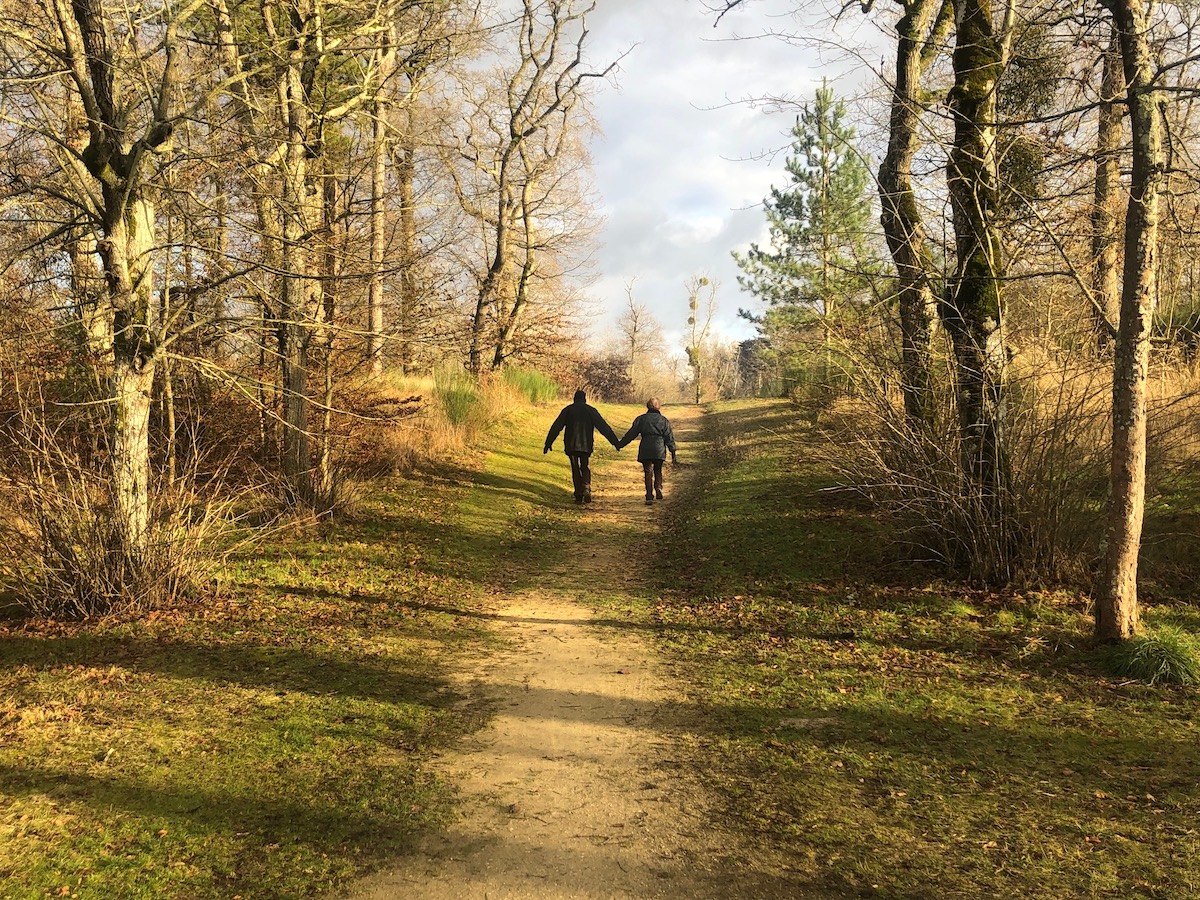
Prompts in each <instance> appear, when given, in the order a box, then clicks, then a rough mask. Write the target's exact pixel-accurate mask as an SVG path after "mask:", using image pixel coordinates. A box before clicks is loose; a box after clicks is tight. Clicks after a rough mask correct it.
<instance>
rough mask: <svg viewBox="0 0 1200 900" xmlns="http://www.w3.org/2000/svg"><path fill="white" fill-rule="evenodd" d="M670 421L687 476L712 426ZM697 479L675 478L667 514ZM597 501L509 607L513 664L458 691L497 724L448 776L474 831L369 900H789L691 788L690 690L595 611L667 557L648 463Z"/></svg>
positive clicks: (506, 630)
mask: <svg viewBox="0 0 1200 900" xmlns="http://www.w3.org/2000/svg"><path fill="white" fill-rule="evenodd" d="M671 417H672V420H673V423H674V425H675V428H676V431H677V434H678V435H679V437H680V438H682V439H684V441H681V447H680V456H681V458H682V459H686V458H687V456H688V455H689V453H690V452H692V451H691V448H690V447H689V446H688V445H687V443H685V441H686V439H687V438H688V437H690V436H691V435H692V434H693V432H694V430H695V428H696V425H697V423H698V420H699V412H698V411H692V410H678V409H676V410H671ZM631 449H632V448H631ZM686 473H687V469H686V468H677V469H673V470H672V469H670V466H669V465H668V476H667V477H668V483H667V491H668V497H667V500H666V501H665V502H666V503H670V502H671V498H670V492H671V490H672V488H673V487H676V486H677V484H678V480H679V479H680V478H683V477H686ZM568 478H569V476H568ZM595 486H596V488H597V499H596V502H595V503H593V504H591V505H590V506H587V507H584V508H582V509H575V508H568V509H566V510H564V519H565V520H567V519H570V518H571V517H572V516H573V515H578V517H579V519H578V521H577V523H576V524H575V525H573V526H570V527H572V528H573V529H574V530H575V532H577V541H578V544H577V549H576V552H575V554H574V558H573V559H572V560H571V561H569V562H568V563H567V564H560V565H559V566H558V567H557V568H556V569H552V570H547V571H546V572H545V578H543V579H539V580H538V581H539V584H540V585H541V586H540V587H538V588H537V589H534V590H530V591H527V592H522V593H517V594H513V595H510V596H507V597H503V598H501V599H500V601H499V602H498V605H497V614H496V623H497V624H496V627H497V628H498V629H499V630H501V631H502V633H503V637H504V638H506V639H507V645H508V646H511V648H512V649H509V650H507V651H504V652H499V653H496V654H494V655H491V656H488V657H486V658H482V659H479V660H478V661H477V662H476V664H475V668H474V670H473V671H469V672H464V673H462V675H461V679H462V681H463V682H464V687H467V688H468V689H469V690H470V691H471V692H473V693H474V694H475V695H476V696H482V697H485V698H487V699H488V700H489V701H490V702H491V703H492V704H494V708H495V709H496V715H495V717H494V719H493V721H492V722H491V725H490V726H489V727H488V728H487V729H485V730H484V731H482V732H481V733H479V734H477V735H476V736H475V737H474V738H473V740H472V743H471V745H470V746H466V747H463V748H462V749H461V751H460V752H458V753H455V754H453V755H450V756H447V757H445V758H443V760H441V765H442V769H443V774H444V775H446V776H447V777H449V778H451V779H453V780H455V781H456V782H457V783H458V784H459V786H460V789H461V798H460V799H461V811H460V813H461V814H460V817H459V818H458V820H457V821H456V822H455V823H453V824H452V825H451V826H450V827H449V828H448V830H447V831H446V832H444V833H442V834H438V835H435V836H431V837H430V838H428V839H426V840H425V841H424V842H423V844H422V845H421V846H420V847H419V848H418V849H417V851H416V852H415V853H414V854H413V855H412V856H411V857H409V858H407V859H405V860H403V861H401V862H400V863H399V864H398V865H397V866H396V868H394V869H393V870H391V871H387V872H385V873H382V874H381V875H378V876H376V877H374V878H372V879H371V880H370V881H368V882H366V883H364V884H362V885H360V886H359V887H358V889H357V890H356V891H354V892H353V893H352V894H351V897H352V898H354V900H392V898H428V900H442V898H446V900H449V898H489V900H502V898H503V900H515V898H618V897H627V898H652V897H679V898H683V897H687V898H691V897H697V898H702V897H760V896H761V897H768V896H779V895H780V893H781V892H780V891H779V890H778V886H779V882H778V881H777V880H776V878H775V877H774V876H773V875H772V874H770V873H769V872H768V871H764V867H762V866H761V865H755V864H753V863H751V862H749V860H750V859H752V858H753V856H754V854H753V853H748V852H747V850H748V848H746V847H744V846H741V845H740V843H739V840H738V839H737V838H736V837H735V836H734V835H732V834H731V833H728V832H726V831H725V830H724V829H722V828H720V827H717V825H716V824H715V823H714V817H713V815H712V814H711V811H710V806H709V803H708V800H707V798H706V796H705V792H704V789H703V787H702V786H701V785H699V784H697V783H696V782H695V780H694V779H693V778H692V777H691V776H690V775H689V773H688V767H687V766H686V763H685V760H686V754H687V751H686V749H685V748H684V747H683V746H682V744H681V742H680V739H679V736H678V735H679V730H678V728H679V719H678V711H679V710H680V705H681V703H682V698H681V695H680V692H679V690H678V688H677V687H676V686H675V685H674V684H673V683H672V681H671V679H670V677H669V675H668V674H667V673H665V672H664V670H663V668H662V667H661V666H660V665H659V664H658V663H657V661H656V659H655V656H654V653H653V651H652V649H651V648H650V647H649V645H648V644H647V643H646V641H645V640H643V638H642V637H640V636H639V634H638V632H637V629H636V627H634V626H633V625H631V624H630V623H626V622H618V621H612V620H606V619H598V618H596V616H595V615H594V614H593V612H592V610H591V609H590V608H589V606H588V605H587V604H586V600H587V595H588V593H589V591H592V590H602V591H604V592H605V593H607V594H612V593H613V592H614V591H615V592H619V591H620V590H621V589H622V587H623V586H624V587H628V586H631V585H632V584H633V583H634V581H633V580H634V579H636V578H637V577H638V573H637V551H636V550H635V548H636V547H638V546H651V547H652V545H653V544H654V542H655V538H656V536H657V531H658V519H659V513H660V510H659V508H658V507H657V505H656V506H655V507H647V506H645V505H644V502H643V500H642V493H643V492H642V477H641V469H640V467H639V466H637V465H636V462H635V460H634V454H633V453H630V452H628V451H625V452H623V453H622V455H621V457H620V458H619V459H618V460H617V461H616V462H614V463H613V464H612V465H610V466H609V467H607V468H606V469H605V470H603V471H601V472H598V473H596V475H595ZM564 490H569V483H568V484H567V485H566V488H565V489H564ZM568 500H569V496H568ZM581 601H584V602H581ZM772 885H774V886H775V887H774V889H773V888H772Z"/></svg>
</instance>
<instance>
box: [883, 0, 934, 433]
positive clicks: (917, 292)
mask: <svg viewBox="0 0 1200 900" xmlns="http://www.w3.org/2000/svg"><path fill="white" fill-rule="evenodd" d="M940 3H941V0H915V2H913V3H911V4H910V5H909V6H908V7H906V9H905V13H904V16H903V17H902V18H901V19H900V22H899V24H898V25H897V32H898V34H897V48H896V84H895V87H894V91H893V94H892V109H891V122H890V127H889V132H888V150H887V155H886V156H885V157H884V159H883V163H882V164H881V165H880V167H879V199H880V204H881V206H882V215H881V223H882V225H883V231H884V234H885V235H886V237H887V242H888V249H889V250H890V251H891V254H892V261H893V262H894V263H895V266H896V280H897V283H898V291H897V295H898V297H897V299H898V302H899V307H900V377H901V383H900V390H901V394H902V395H903V397H904V411H905V414H906V415H907V416H908V419H909V421H910V422H912V423H914V424H917V423H924V422H927V421H928V419H929V417H930V415H931V411H932V404H931V402H930V398H929V378H930V374H929V366H930V342H931V338H932V328H933V323H934V321H935V316H936V304H935V301H934V297H933V289H932V287H931V285H930V282H931V279H930V270H931V268H932V263H931V261H930V258H929V252H928V250H927V249H926V247H925V225H924V223H923V222H922V221H921V214H920V211H919V210H918V209H917V202H916V196H915V194H914V192H913V187H912V162H913V159H914V157H915V156H916V154H917V150H918V148H919V146H920V138H919V136H918V129H919V127H920V115H921V104H920V99H919V98H920V90H921V72H922V69H923V67H924V66H923V60H922V45H923V43H924V41H925V38H926V35H927V32H928V31H929V28H930V26H931V25H932V23H933V20H934V14H935V13H936V12H937V10H938V8H939V5H940Z"/></svg>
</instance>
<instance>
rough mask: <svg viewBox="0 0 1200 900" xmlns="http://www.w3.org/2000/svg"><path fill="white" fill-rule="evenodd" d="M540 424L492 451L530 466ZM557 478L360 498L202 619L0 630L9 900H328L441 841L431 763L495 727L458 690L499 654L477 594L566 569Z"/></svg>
mask: <svg viewBox="0 0 1200 900" xmlns="http://www.w3.org/2000/svg"><path fill="white" fill-rule="evenodd" d="M543 420H547V421H548V419H547V414H546V413H545V411H544V410H541V411H538V412H536V413H534V412H532V411H526V412H525V413H521V414H517V415H516V416H515V417H514V419H513V420H512V421H509V422H507V423H502V424H500V425H498V426H496V428H497V432H498V433H497V434H496V435H495V438H494V440H495V442H496V444H497V445H498V446H503V445H505V444H506V443H509V442H513V441H525V440H533V441H537V442H539V444H538V446H539V447H540V440H541V437H542V435H544V428H545V424H546V422H544V421H543ZM557 462H560V463H561V460H558V461H557ZM551 463H552V461H551V460H550V459H548V458H547V459H545V460H543V459H542V458H541V457H540V455H539V457H538V459H537V460H536V461H535V462H534V463H533V464H532V465H531V464H530V463H528V461H527V460H526V461H522V460H521V459H519V455H516V454H511V453H506V452H504V451H503V450H497V451H496V452H494V453H492V454H490V455H489V456H488V458H487V460H486V463H485V462H484V461H483V460H482V459H481V457H479V456H478V454H476V455H474V456H469V457H468V459H467V461H466V462H461V461H460V463H459V464H458V465H457V466H456V467H455V468H453V470H451V467H450V466H449V465H448V464H447V465H443V466H441V468H442V475H441V476H437V477H434V476H429V477H424V478H419V479H402V478H391V479H383V480H380V481H376V482H372V483H371V490H370V492H366V491H364V492H363V493H364V497H363V499H362V500H361V501H360V502H359V503H358V504H356V509H355V511H354V513H353V514H352V515H351V516H350V517H348V518H347V519H345V520H342V521H338V522H336V523H332V524H325V525H322V526H319V527H318V526H308V527H302V528H301V527H298V528H297V529H295V530H294V531H291V532H282V533H280V534H279V535H278V536H277V537H276V538H274V539H273V540H271V541H269V542H267V543H265V544H259V545H257V546H256V547H255V549H254V550H253V551H246V552H244V553H242V554H240V555H238V556H235V557H233V558H231V559H230V561H229V565H228V567H227V570H226V572H225V575H224V578H223V581H222V584H221V586H220V589H219V590H218V591H217V592H216V593H215V595H214V596H212V597H210V598H208V599H207V600H206V601H205V602H203V603H202V604H198V605H193V606H180V607H177V608H169V609H165V610H159V611H156V612H155V613H153V614H151V615H150V616H149V618H142V619H138V620H136V621H108V622H104V623H102V624H95V623H91V624H86V625H81V624H64V623H60V622H55V621H48V620H8V621H2V622H0V660H2V661H3V662H2V663H0V698H2V699H0V896H3V897H5V898H13V900H15V898H34V897H46V896H62V897H78V898H95V900H100V898H103V900H114V898H121V900H126V898H129V900H137V898H146V900H149V898H155V900H162V898H187V900H202V898H224V900H229V898H235V897H237V898H244V900H249V898H277V897H279V898H282V897H314V896H321V895H324V894H326V893H328V892H330V891H334V890H336V889H337V888H338V887H339V886H342V885H345V884H346V883H347V882H348V881H349V880H350V879H352V878H354V877H357V876H359V875H362V874H364V873H366V872H369V871H370V870H372V869H375V868H378V867H380V866H382V865H385V864H386V863H387V862H388V861H389V860H392V859H394V858H395V857H396V856H397V855H398V854H402V853H404V852H405V850H406V849H407V848H409V847H411V846H412V844H413V841H414V840H415V838H416V837H417V836H419V835H420V834H421V833H423V832H425V831H427V830H429V829H435V828H437V827H439V825H441V824H442V823H443V822H445V821H446V820H447V818H448V817H449V816H451V815H452V814H453V791H452V787H451V786H450V785H447V784H445V783H442V782H440V781H439V780H438V778H437V777H436V776H435V775H434V774H432V769H431V766H430V765H429V762H430V757H431V755H432V754H434V753H436V752H438V751H439V749H441V748H444V747H447V746H448V745H450V744H452V743H453V742H454V741H456V740H457V739H458V738H459V737H460V736H462V735H463V734H464V733H466V732H469V731H471V730H474V729H475V728H477V727H479V726H480V725H481V724H482V722H483V721H484V719H485V718H486V716H487V713H488V711H487V710H486V709H484V708H481V707H480V706H479V705H478V704H476V703H475V702H474V701H472V700H471V699H470V698H466V697H463V696H461V695H460V694H459V693H457V691H456V689H455V688H454V687H453V686H452V684H451V682H450V681H449V680H448V678H447V672H448V670H449V668H450V667H451V666H452V665H453V663H454V661H455V659H456V658H459V657H460V656H461V654H463V653H468V652H477V651H479V650H480V649H483V648H486V647H487V646H489V644H490V642H491V641H493V640H494V638H492V637H491V633H490V632H489V631H488V629H487V625H488V618H489V615H488V596H489V594H490V593H491V592H492V591H494V590H496V589H497V588H498V586H499V585H501V584H507V583H508V582H509V580H510V579H509V576H510V575H512V574H514V573H519V572H520V571H521V570H522V569H523V568H526V569H527V568H528V566H527V565H526V563H528V562H529V561H530V560H531V559H532V558H533V557H534V556H538V557H539V558H541V557H543V556H544V555H545V554H553V553H555V552H557V549H556V548H557V543H556V541H557V538H556V534H555V531H554V529H553V528H552V527H551V523H550V520H549V518H547V515H546V514H545V512H544V510H543V507H544V503H543V502H542V501H543V500H544V498H545V497H549V496H553V495H555V494H556V493H557V494H562V496H563V497H565V498H566V499H567V500H569V499H570V495H569V493H568V492H567V491H569V484H568V486H567V491H564V490H563V486H562V485H561V484H559V483H558V482H559V480H560V476H561V473H559V472H558V471H557V469H555V468H554V467H553V466H552V465H551ZM518 466H519V467H520V477H516V475H517V473H516V468H517V467H518ZM568 480H569V474H568ZM559 499H561V497H560V498H559ZM497 560H502V563H501V564H500V565H499V566H498V565H497V562H496V561H497Z"/></svg>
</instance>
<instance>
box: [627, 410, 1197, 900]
mask: <svg viewBox="0 0 1200 900" xmlns="http://www.w3.org/2000/svg"><path fill="white" fill-rule="evenodd" d="M704 438H705V439H706V441H707V444H708V449H709V452H708V453H707V455H706V457H705V458H704V461H703V462H702V467H701V471H700V472H699V473H698V474H697V477H696V478H695V479H694V481H693V484H692V487H691V490H690V494H689V496H688V497H686V498H684V499H683V501H682V502H681V504H680V505H679V506H677V507H675V510H676V514H675V515H674V516H673V518H672V519H671V520H670V521H669V522H668V525H667V533H666V541H665V544H666V546H667V547H668V548H669V550H668V551H667V552H665V553H664V554H663V565H662V566H661V575H662V590H661V591H660V592H659V593H658V594H657V595H655V596H653V597H650V598H648V601H647V603H646V605H645V608H644V609H643V610H642V611H641V615H642V616H643V617H644V619H645V620H646V621H647V622H648V623H650V624H653V625H654V626H655V627H656V629H657V632H658V635H659V641H660V643H661V644H662V645H663V646H664V648H665V650H666V651H667V652H668V654H669V655H670V656H671V657H672V658H673V659H674V660H676V661H677V663H678V664H679V665H680V668H681V671H683V672H686V673H687V674H688V677H689V679H690V681H691V691H692V694H693V699H694V701H695V707H696V709H697V710H698V712H697V714H696V719H697V721H696V723H695V727H694V734H695V735H696V738H695V741H696V749H697V754H696V758H697V759H698V760H699V764H700V765H702V766H703V767H704V768H705V769H706V771H704V773H703V777H704V778H705V779H706V780H707V781H708V783H710V784H712V785H713V786H714V787H715V788H716V789H717V790H718V792H719V794H720V796H721V797H722V802H723V804H724V808H725V812H726V814H727V815H728V816H729V817H730V818H731V819H732V820H734V821H737V822H739V823H741V825H742V827H744V828H745V829H746V830H747V831H748V832H749V833H750V835H751V836H752V839H753V840H754V842H755V843H756V844H758V845H760V846H763V847H764V848H770V849H772V850H774V851H776V853H777V855H778V859H779V860H781V865H782V866H783V867H785V868H786V869H788V870H789V878H790V880H791V881H793V882H794V884H795V885H796V889H797V891H798V892H803V891H804V890H810V891H813V892H815V893H820V894H823V895H828V894H833V895H835V896H849V897H858V896H870V897H887V898H925V897H929V896H938V897H946V898H950V897H964V898H966V897H985V896H997V897H1023V898H1062V897H1118V896H1119V897H1162V898H1167V897H1171V898H1177V897H1189V896H1198V895H1200V861H1198V860H1200V857H1198V856H1197V853H1196V851H1197V849H1198V847H1197V840H1198V839H1197V836H1196V831H1195V828H1194V823H1195V820H1196V818H1197V814H1198V813H1200V757H1197V755H1196V754H1195V752H1194V750H1195V746H1196V741H1197V736H1198V735H1197V728H1196V724H1195V720H1196V719H1197V713H1198V712H1200V708H1198V707H1200V703H1198V701H1197V696H1196V694H1195V692H1194V691H1193V690H1188V689H1186V688H1181V687H1171V686H1165V685H1159V686H1156V687H1150V686H1147V685H1145V684H1142V683H1131V682H1125V681H1119V680H1114V679H1111V678H1106V677H1104V676H1103V675H1102V674H1101V673H1100V670H1099V669H1098V667H1097V666H1096V657H1095V654H1094V653H1093V652H1092V651H1090V650H1089V648H1088V635H1089V632H1090V624H1091V623H1090V614H1089V609H1088V604H1087V602H1086V599H1085V598H1082V597H1080V596H1076V595H1072V594H1068V593H1055V592H1040V593H1039V592H1028V593H1022V594H998V593H991V592H983V591H969V590H965V589H963V588H961V587H958V586H954V585H947V584H945V583H942V582H940V581H939V580H937V579H936V578H935V577H933V575H932V574H931V573H930V572H927V571H924V570H922V569H921V567H919V566H915V565H912V564H910V563H906V562H905V561H903V560H902V559H901V558H899V557H897V556H894V555H892V553H891V551H890V550H889V546H890V544H891V538H892V535H893V533H894V528H895V525H894V523H891V522H888V521H885V520H882V519H880V518H878V517H877V515H876V514H875V513H873V512H872V511H871V510H870V509H868V508H866V507H864V506H862V505H861V504H858V503H857V502H856V501H854V500H853V499H852V498H850V497H848V496H846V495H844V494H840V493H837V492H836V491H833V490H831V488H832V487H833V486H832V484H831V483H830V476H829V475H828V473H827V472H825V471H823V470H822V469H821V467H820V465H819V464H818V463H816V462H812V461H810V460H812V459H814V458H815V455H813V454H811V453H810V452H809V450H810V448H811V447H812V443H811V442H812V441H814V440H815V437H814V436H813V433H812V432H811V431H810V430H809V429H808V427H807V426H806V425H805V424H804V423H803V422H801V421H798V417H797V416H796V414H795V412H794V411H793V410H792V409H791V408H789V407H788V406H787V405H786V404H782V403H773V402H763V401H749V402H740V403H736V404H729V405H720V406H717V407H715V408H713V409H712V411H711V412H710V414H709V415H708V416H707V418H706V432H705V434H704ZM1147 618H1148V620H1149V621H1150V623H1151V624H1154V623H1156V622H1163V623H1175V624H1180V623H1186V624H1192V625H1194V622H1191V619H1192V615H1191V612H1190V608H1188V609H1183V610H1181V609H1179V608H1167V607H1156V608H1152V609H1150V610H1148V611H1147ZM934 885H936V888H933V887H932V886H934ZM931 890H932V891H933V892H934V893H931Z"/></svg>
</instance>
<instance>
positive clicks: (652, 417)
mask: <svg viewBox="0 0 1200 900" xmlns="http://www.w3.org/2000/svg"><path fill="white" fill-rule="evenodd" d="M635 437H641V439H642V442H641V443H640V444H638V461H639V462H649V461H652V460H656V459H666V458H667V451H668V450H670V451H671V455H672V456H674V455H675V435H674V434H672V432H671V423H670V422H668V421H667V417H666V416H664V415H663V414H662V413H660V412H658V411H657V410H649V411H647V412H644V413H642V414H641V415H640V416H638V417H637V418H636V419H634V420H633V425H632V426H630V429H629V431H628V432H626V433H625V437H623V438H621V442H620V443H619V444H617V449H618V450H619V449H620V448H622V447H624V446H625V445H626V444H629V443H631V442H632V441H633V439H634V438H635Z"/></svg>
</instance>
